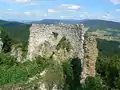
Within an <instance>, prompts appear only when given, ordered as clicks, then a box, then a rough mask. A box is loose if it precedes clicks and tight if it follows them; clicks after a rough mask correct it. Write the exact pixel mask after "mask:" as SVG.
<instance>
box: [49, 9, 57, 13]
mask: <svg viewBox="0 0 120 90" xmlns="http://www.w3.org/2000/svg"><path fill="white" fill-rule="evenodd" d="M48 12H49V13H54V12H56V10H54V9H48Z"/></svg>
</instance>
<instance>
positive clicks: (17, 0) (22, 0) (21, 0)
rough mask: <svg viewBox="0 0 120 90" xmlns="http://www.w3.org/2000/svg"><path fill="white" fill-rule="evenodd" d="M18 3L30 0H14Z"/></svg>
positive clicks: (29, 0)
mask: <svg viewBox="0 0 120 90" xmlns="http://www.w3.org/2000/svg"><path fill="white" fill-rule="evenodd" d="M15 1H16V2H18V3H28V2H31V0H15Z"/></svg>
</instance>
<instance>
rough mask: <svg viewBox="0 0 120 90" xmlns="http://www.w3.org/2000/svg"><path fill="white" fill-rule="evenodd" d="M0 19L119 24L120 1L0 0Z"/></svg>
mask: <svg viewBox="0 0 120 90" xmlns="http://www.w3.org/2000/svg"><path fill="white" fill-rule="evenodd" d="M0 19H4V20H18V21H21V20H37V21H38V20H41V19H103V20H111V21H119V22H120V0H0Z"/></svg>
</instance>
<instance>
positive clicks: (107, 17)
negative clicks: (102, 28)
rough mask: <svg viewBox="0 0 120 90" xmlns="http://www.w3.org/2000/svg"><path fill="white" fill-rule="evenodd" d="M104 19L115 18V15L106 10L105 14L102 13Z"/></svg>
mask: <svg viewBox="0 0 120 90" xmlns="http://www.w3.org/2000/svg"><path fill="white" fill-rule="evenodd" d="M101 17H102V18H103V19H114V17H113V16H112V15H111V14H110V13H108V12H106V13H105V14H104V15H102V16H101Z"/></svg>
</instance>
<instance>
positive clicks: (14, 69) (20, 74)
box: [0, 56, 49, 86]
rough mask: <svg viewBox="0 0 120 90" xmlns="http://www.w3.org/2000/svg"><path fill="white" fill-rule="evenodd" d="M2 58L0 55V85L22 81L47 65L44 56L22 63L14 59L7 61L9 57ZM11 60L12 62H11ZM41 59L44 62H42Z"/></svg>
mask: <svg viewBox="0 0 120 90" xmlns="http://www.w3.org/2000/svg"><path fill="white" fill-rule="evenodd" d="M4 58H6V57H4ZM4 58H3V56H2V59H1V62H2V61H3V62H2V63H0V86H1V85H5V84H18V83H24V82H26V81H27V80H28V79H29V78H31V77H33V76H35V75H36V74H38V73H40V72H41V71H42V70H44V69H45V68H46V67H47V65H49V64H48V63H47V60H46V59H44V58H39V59H37V60H34V61H27V62H24V63H17V62H15V61H14V60H10V61H9V59H10V58H6V59H4ZM11 59H12V58H11ZM38 60H39V62H38ZM6 61H9V62H10V63H6ZM13 61H14V63H12V62H13ZM42 61H45V62H44V63H43V62H42ZM11 63H12V64H11Z"/></svg>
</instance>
